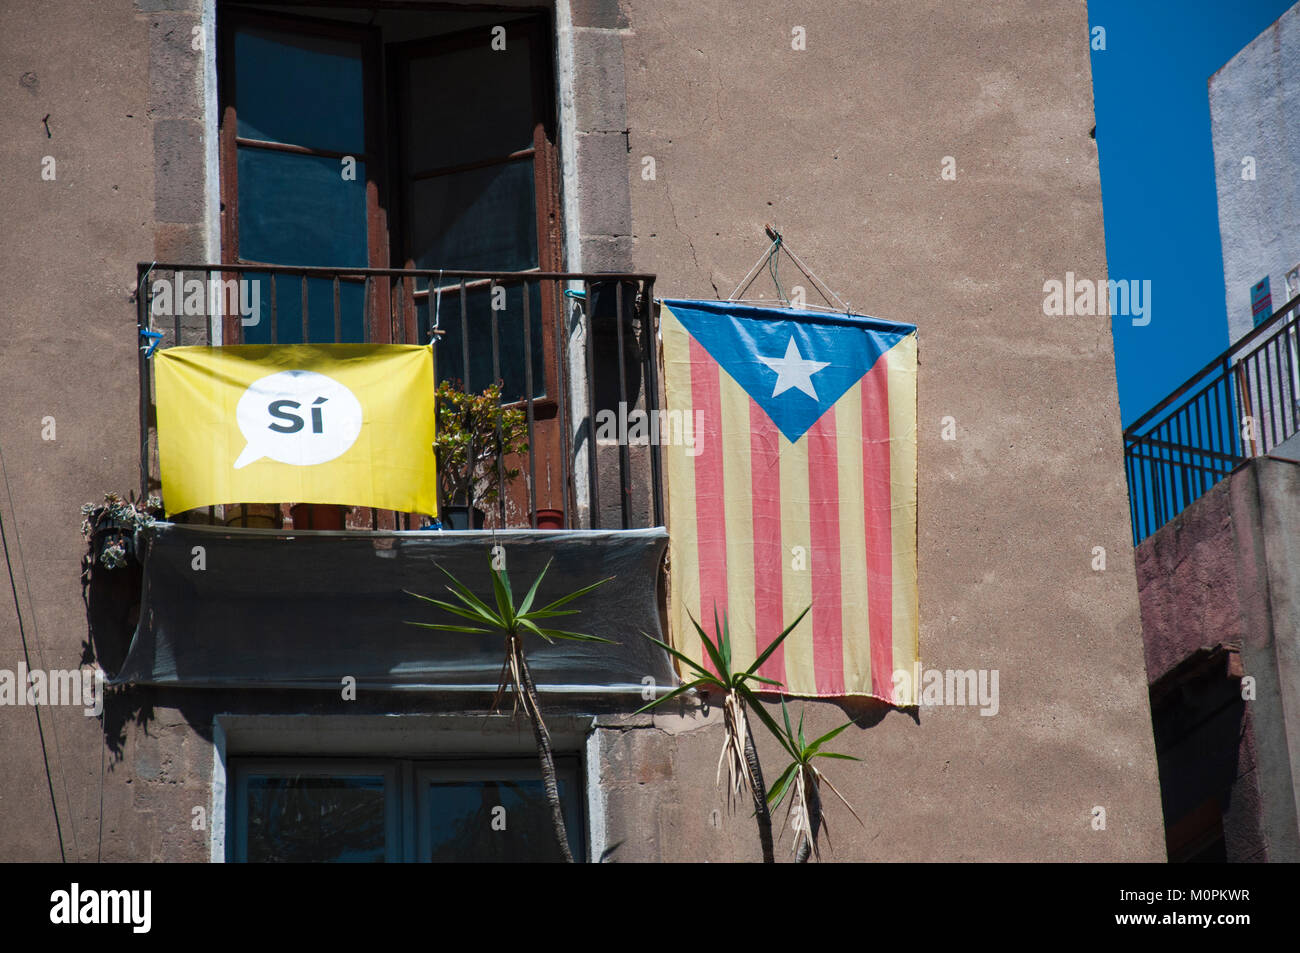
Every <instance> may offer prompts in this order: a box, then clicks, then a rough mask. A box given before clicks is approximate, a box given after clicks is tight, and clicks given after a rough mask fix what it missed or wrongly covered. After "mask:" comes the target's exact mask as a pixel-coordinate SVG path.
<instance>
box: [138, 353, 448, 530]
mask: <svg viewBox="0 0 1300 953" xmlns="http://www.w3.org/2000/svg"><path fill="white" fill-rule="evenodd" d="M153 366H154V377H155V382H156V400H157V404H158V457H159V464H160V468H161V470H162V493H163V505H164V506H165V507H166V510H167V513H168V514H171V513H178V512H181V511H183V510H189V509H194V508H197V507H202V506H211V505H214V504H218V503H337V504H342V505H348V506H373V507H375V508H377V509H390V510H398V511H400V512H407V513H428V514H430V515H434V514H436V513H437V505H438V503H437V482H436V479H435V472H434V451H433V437H434V429H433V428H434V396H433V395H434V390H433V351H432V348H430V347H429V346H427V345H426V346H418V345H408V344H281V345H238V346H231V347H173V348H165V349H161V350H159V351H157V352H156V353H155V354H154V357H153Z"/></svg>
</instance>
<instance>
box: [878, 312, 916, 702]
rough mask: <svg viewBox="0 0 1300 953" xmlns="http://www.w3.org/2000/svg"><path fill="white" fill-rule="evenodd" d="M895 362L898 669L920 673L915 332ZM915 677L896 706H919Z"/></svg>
mask: <svg viewBox="0 0 1300 953" xmlns="http://www.w3.org/2000/svg"><path fill="white" fill-rule="evenodd" d="M884 357H885V359H887V360H888V361H889V462H890V474H891V479H890V482H891V486H890V495H891V500H890V506H891V509H892V511H893V518H892V525H893V547H894V573H893V575H894V591H893V610H894V611H893V615H894V632H893V637H894V668H895V669H900V668H902V669H905V670H906V671H908V672H909V673H914V672H916V671H917V670H918V669H919V666H918V664H917V663H918V662H919V660H920V631H919V620H920V606H919V603H918V593H917V579H916V575H917V571H916V533H917V526H916V444H917V439H916V438H917V433H916V393H917V388H916V383H917V382H916V375H917V366H916V335H915V334H909V335H908V336H907V337H905V338H903V339H902V340H901V341H899V342H898V343H897V344H896V345H894V347H892V348H891V349H890V350H889V351H888V352H886V354H885V355H884ZM914 680H915V679H914V678H907V679H901V680H900V682H899V683H897V684H900V687H901V688H902V689H903V690H904V691H906V689H907V688H908V687H910V688H911V696H912V697H910V698H895V699H894V704H896V705H915V704H916V703H917V700H918V686H916V685H914V684H912V683H913V682H914Z"/></svg>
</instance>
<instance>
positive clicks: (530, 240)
mask: <svg viewBox="0 0 1300 953" xmlns="http://www.w3.org/2000/svg"><path fill="white" fill-rule="evenodd" d="M335 176H336V177H337V172H336V173H335ZM241 186H242V181H241ZM241 191H242V188H241ZM410 217H411V236H412V243H413V248H412V257H413V258H414V259H415V266H416V267H417V268H458V269H463V270H466V271H524V270H526V269H528V268H536V267H537V264H538V259H537V196H536V194H535V191H534V182H533V163H532V160H531V159H527V160H519V161H517V162H508V163H505V164H504V165H494V166H488V167H486V168H482V169H472V170H470V171H469V172H458V173H454V174H451V175H440V176H436V177H434V178H431V179H417V180H416V181H414V182H412V183H411V209H410Z"/></svg>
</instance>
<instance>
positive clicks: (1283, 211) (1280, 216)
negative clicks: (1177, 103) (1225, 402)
mask: <svg viewBox="0 0 1300 953" xmlns="http://www.w3.org/2000/svg"><path fill="white" fill-rule="evenodd" d="M1298 56H1300V4H1297V5H1296V6H1294V7H1292V8H1291V9H1290V10H1288V11H1287V12H1286V13H1284V14H1282V16H1280V17H1279V18H1278V19H1277V20H1276V21H1275V22H1274V23H1273V24H1272V25H1271V26H1270V27H1269V28H1268V29H1267V30H1265V31H1264V32H1263V33H1261V34H1260V35H1259V36H1257V37H1255V39H1253V40H1252V41H1251V42H1250V44H1249V45H1248V46H1246V47H1245V48H1244V49H1243V50H1242V51H1241V52H1239V53H1238V54H1237V55H1236V56H1234V57H1233V58H1232V59H1230V60H1229V61H1228V62H1227V64H1226V65H1224V66H1223V68H1222V69H1220V70H1219V71H1218V72H1217V73H1215V74H1214V75H1213V76H1211V77H1210V80H1209V93H1210V129H1211V132H1212V135H1213V137H1214V178H1215V183H1216V185H1217V188H1218V193H1219V237H1220V240H1221V242H1222V244H1223V283H1224V285H1225V286H1226V294H1227V306H1228V331H1229V336H1230V338H1231V339H1232V340H1234V341H1235V340H1236V339H1237V338H1239V337H1241V336H1242V335H1243V334H1245V333H1246V332H1247V331H1249V330H1250V329H1251V328H1252V327H1254V323H1253V321H1252V318H1251V310H1250V289H1251V286H1252V285H1254V284H1255V283H1256V282H1257V281H1259V280H1260V279H1261V278H1264V277H1266V276H1267V277H1268V279H1269V285H1270V287H1271V289H1272V292H1273V305H1274V307H1278V306H1280V305H1282V304H1284V303H1285V302H1286V301H1287V300H1289V299H1290V298H1291V297H1292V295H1291V294H1287V288H1286V282H1285V276H1286V273H1287V272H1288V271H1290V270H1291V269H1292V268H1294V267H1295V266H1296V265H1298V264H1300V234H1298V233H1297V231H1296V223H1297V222H1300V177H1297V175H1296V156H1297V155H1300V126H1298V125H1297V124H1296V122H1295V114H1296V110H1297V109H1300V75H1297V73H1296V69H1295V62H1296V57H1298ZM1248 157H1249V158H1250V159H1252V160H1253V162H1251V163H1247V164H1246V165H1243V162H1244V161H1245V160H1246V159H1247V158H1248ZM1251 166H1253V178H1243V173H1249V172H1251V168H1250V167H1251ZM1296 291H1300V287H1297V288H1296ZM1294 293H1295V292H1292V294H1294Z"/></svg>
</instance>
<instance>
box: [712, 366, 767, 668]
mask: <svg viewBox="0 0 1300 953" xmlns="http://www.w3.org/2000/svg"><path fill="white" fill-rule="evenodd" d="M721 377H722V387H721V398H722V421H723V432H722V471H723V484H724V486H725V490H724V494H725V495H724V498H723V499H724V504H723V506H724V511H725V513H726V519H727V620H728V623H729V626H728V627H729V630H730V632H731V634H732V639H731V667H732V669H733V671H740V670H742V669H747V668H749V666H750V665H751V664H752V663H753V661H754V659H755V658H756V657H757V655H758V652H757V650H756V649H755V647H754V637H753V633H754V631H755V622H756V620H755V617H754V484H753V477H752V475H751V470H752V468H753V458H752V457H751V455H750V443H749V438H750V432H749V395H748V394H746V393H745V391H744V389H743V388H742V387H741V386H740V385H739V384H737V383H736V382H735V381H734V380H733V379H732V378H731V375H730V374H728V373H726V371H723V372H722V374H721Z"/></svg>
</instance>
